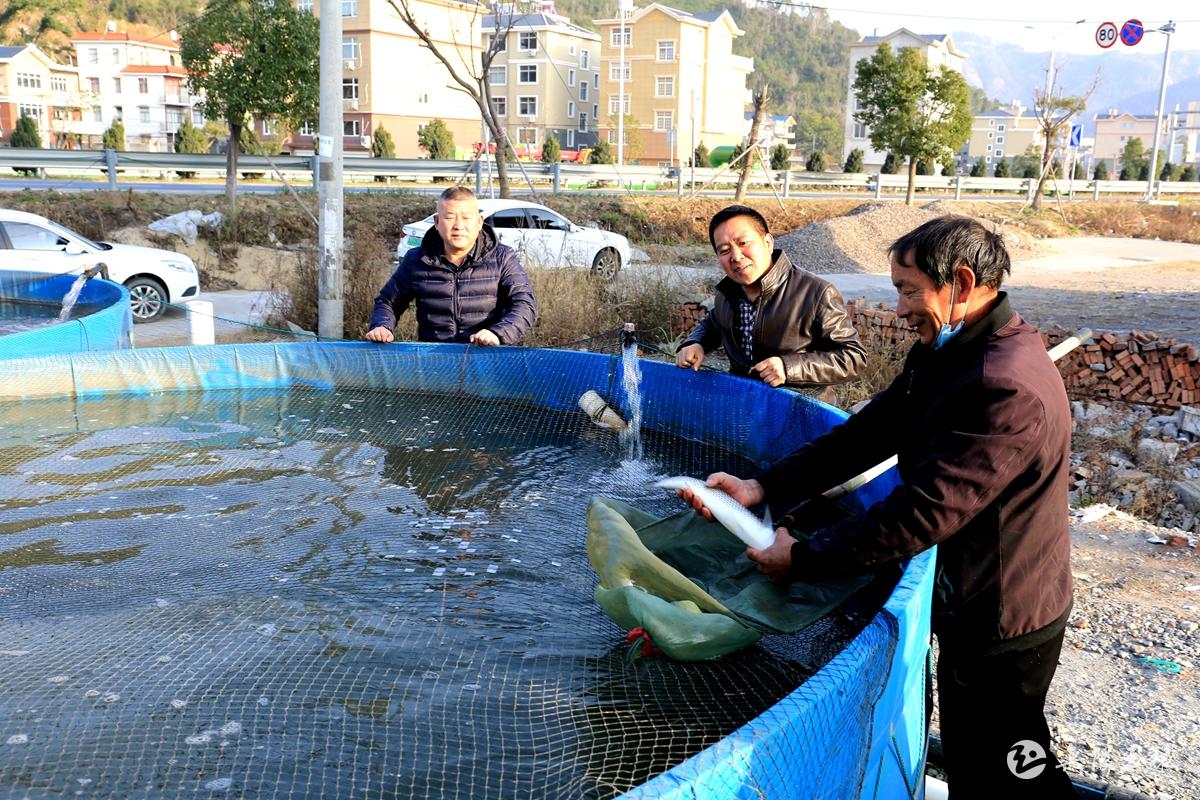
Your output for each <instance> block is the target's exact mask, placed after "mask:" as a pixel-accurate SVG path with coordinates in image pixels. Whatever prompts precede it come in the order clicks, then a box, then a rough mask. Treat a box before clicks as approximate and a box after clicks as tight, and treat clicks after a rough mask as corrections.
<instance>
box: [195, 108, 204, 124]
mask: <svg viewBox="0 0 1200 800" xmlns="http://www.w3.org/2000/svg"><path fill="white" fill-rule="evenodd" d="M192 124H193V125H195V126H196V127H197V128H202V127H204V109H202V108H200V107H199V106H197V107H196V108H193V109H192Z"/></svg>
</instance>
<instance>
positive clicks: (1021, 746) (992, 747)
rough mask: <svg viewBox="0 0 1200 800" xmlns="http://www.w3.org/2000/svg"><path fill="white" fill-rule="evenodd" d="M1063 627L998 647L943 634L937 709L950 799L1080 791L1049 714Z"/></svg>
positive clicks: (1051, 796)
mask: <svg viewBox="0 0 1200 800" xmlns="http://www.w3.org/2000/svg"><path fill="white" fill-rule="evenodd" d="M1063 633H1064V631H1062V630H1060V631H1059V632H1058V633H1057V634H1055V635H1053V636H1052V637H1051V638H1049V639H1046V640H1044V641H1041V642H1039V643H1037V644H1032V645H1027V646H1024V647H1021V646H1018V647H1016V648H1011V649H1003V650H1000V651H999V652H996V651H995V650H994V649H993V650H991V651H988V650H982V651H981V650H978V649H963V648H956V647H955V646H954V643H953V642H947V641H943V640H941V639H939V647H940V653H939V657H938V665H937V675H938V687H937V688H938V713H939V715H940V718H941V734H942V750H943V753H944V756H945V760H946V763H945V766H946V772H947V782H948V784H949V787H950V798H951V800H980V798H983V799H986V798H991V797H995V798H1012V797H1020V798H1022V800H1040V799H1041V798H1047V800H1059V799H1060V798H1063V799H1068V800H1073V799H1074V798H1075V796H1076V795H1075V791H1074V789H1073V788H1072V785H1071V781H1070V778H1068V777H1067V774H1066V772H1065V771H1063V769H1062V766H1061V765H1060V764H1059V763H1058V759H1057V758H1056V757H1055V755H1054V747H1053V745H1052V744H1051V742H1050V729H1049V727H1048V726H1047V725H1046V715H1045V706H1046V693H1047V692H1048V691H1049V689H1050V680H1051V679H1052V678H1053V677H1054V671H1055V670H1056V669H1057V668H1058V655H1059V653H1060V652H1061V651H1062V643H1063Z"/></svg>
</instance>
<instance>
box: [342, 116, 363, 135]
mask: <svg viewBox="0 0 1200 800" xmlns="http://www.w3.org/2000/svg"><path fill="white" fill-rule="evenodd" d="M342 135H343V136H362V120H358V119H344V120H342Z"/></svg>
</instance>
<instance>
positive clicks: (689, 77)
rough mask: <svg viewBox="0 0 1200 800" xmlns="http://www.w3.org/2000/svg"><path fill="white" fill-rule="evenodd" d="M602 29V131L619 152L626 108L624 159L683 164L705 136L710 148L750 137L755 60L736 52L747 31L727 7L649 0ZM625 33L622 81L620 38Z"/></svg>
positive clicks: (600, 23) (602, 22)
mask: <svg viewBox="0 0 1200 800" xmlns="http://www.w3.org/2000/svg"><path fill="white" fill-rule="evenodd" d="M594 22H595V24H596V27H597V28H598V29H599V31H600V44H601V51H600V87H601V97H600V113H601V124H600V135H601V136H602V137H605V138H606V140H607V141H608V142H609V143H611V144H612V145H613V156H614V158H615V157H616V156H617V152H618V146H617V123H618V119H619V118H618V114H619V113H621V110H622V108H623V109H624V113H625V125H624V127H625V131H624V133H625V145H626V148H627V149H628V151H629V152H626V153H625V161H626V162H627V163H639V164H650V165H654V164H657V165H660V166H671V165H683V164H686V163H687V162H688V160H689V159H690V158H691V154H692V151H693V147H694V146H695V145H698V144H700V143H704V145H705V146H707V147H708V148H709V150H712V149H713V148H715V147H719V146H721V145H736V144H739V143H741V142H742V140H743V139H744V138H745V136H746V126H745V117H744V112H745V108H746V104H747V102H748V100H749V97H748V92H747V89H746V79H747V78H748V77H749V75H750V73H752V72H753V71H754V59H752V58H746V57H744V56H738V55H734V53H733V41H734V39H736V38H737V37H739V36H742V35H743V34H744V31H742V30H741V29H740V28H738V26H737V24H736V23H735V22H734V20H733V17H732V16H731V15H730V13H729V12H728V11H716V12H711V13H702V14H690V13H688V12H686V11H680V10H678V9H674V8H669V7H667V6H664V5H660V4H658V3H652V4H651V5H649V6H646V7H645V8H640V9H635V10H634V11H633V12H632V13H631V14H629V15H628V16H627V17H626V20H625V24H624V26H622V21H621V19H620V18H614V19H598V20H594ZM622 38H623V39H624V86H623V91H622V86H621V78H622V74H621V64H622V61H621V42H622Z"/></svg>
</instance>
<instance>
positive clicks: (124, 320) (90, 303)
mask: <svg viewBox="0 0 1200 800" xmlns="http://www.w3.org/2000/svg"><path fill="white" fill-rule="evenodd" d="M73 293H74V294H75V297H73V298H70V303H69V307H68V308H67V309H66V314H65V315H63V314H61V312H63V311H64V300H65V299H67V298H68V297H69V296H70V295H71V294H73ZM132 329H133V318H132V315H131V313H130V310H129V292H128V290H126V289H125V287H124V286H121V285H120V284H117V283H112V282H110V281H106V280H102V279H100V278H91V279H84V278H82V277H81V276H77V275H46V274H41V273H31V272H21V271H13V270H0V359H8V358H29V357H31V356H41V355H53V354H56V353H82V352H88V351H93V350H120V349H128V348H129V347H130V346H131V336H130V334H131V332H132Z"/></svg>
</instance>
